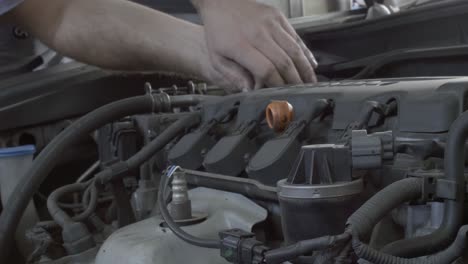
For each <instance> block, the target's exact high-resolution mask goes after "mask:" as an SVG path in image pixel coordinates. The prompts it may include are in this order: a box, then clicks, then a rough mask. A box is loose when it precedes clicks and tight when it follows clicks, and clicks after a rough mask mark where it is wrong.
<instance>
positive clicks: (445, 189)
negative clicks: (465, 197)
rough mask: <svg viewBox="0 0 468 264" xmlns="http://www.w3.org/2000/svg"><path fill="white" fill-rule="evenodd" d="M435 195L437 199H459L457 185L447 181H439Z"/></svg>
mask: <svg viewBox="0 0 468 264" xmlns="http://www.w3.org/2000/svg"><path fill="white" fill-rule="evenodd" d="M435 194H436V197H437V198H441V199H446V200H456V199H457V183H456V182H454V181H451V180H447V179H437V182H436V190H435Z"/></svg>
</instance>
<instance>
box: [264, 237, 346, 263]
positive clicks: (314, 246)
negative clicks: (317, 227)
mask: <svg viewBox="0 0 468 264" xmlns="http://www.w3.org/2000/svg"><path fill="white" fill-rule="evenodd" d="M349 238H350V235H349V234H346V233H345V234H341V235H337V236H324V237H318V238H314V239H308V240H302V241H299V242H297V243H295V244H293V245H290V246H286V247H281V248H277V249H272V250H269V251H267V252H265V255H264V260H265V262H266V263H268V264H277V263H278V264H279V263H283V262H285V261H290V260H293V259H295V258H297V257H300V256H303V255H305V254H309V253H311V252H313V251H316V250H323V249H327V248H331V247H333V246H335V245H336V244H337V243H339V242H344V241H346V240H349Z"/></svg>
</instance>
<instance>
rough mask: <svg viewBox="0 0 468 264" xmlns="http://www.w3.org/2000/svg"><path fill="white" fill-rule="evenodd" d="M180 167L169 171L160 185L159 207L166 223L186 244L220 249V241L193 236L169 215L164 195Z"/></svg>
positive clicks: (162, 178)
mask: <svg viewBox="0 0 468 264" xmlns="http://www.w3.org/2000/svg"><path fill="white" fill-rule="evenodd" d="M178 169H179V167H175V166H173V167H171V168H169V170H168V171H167V173H166V174H165V175H163V177H161V181H160V185H159V192H158V205H159V210H160V211H161V216H162V218H163V219H164V221H165V222H166V224H167V226H168V227H169V229H170V230H171V231H172V232H173V233H174V235H176V236H177V237H178V238H180V239H182V240H184V241H185V242H187V243H189V244H192V245H194V246H198V247H204V248H218V249H219V248H220V244H219V241H218V240H215V239H203V238H198V237H195V236H192V235H190V234H188V233H187V232H185V231H184V230H182V229H181V228H180V227H179V226H178V225H177V223H175V222H174V220H173V219H172V217H171V215H170V214H169V211H168V210H167V204H166V201H165V199H164V193H166V187H167V185H168V184H167V181H168V180H170V178H171V177H172V174H174V172H175V171H176V170H178Z"/></svg>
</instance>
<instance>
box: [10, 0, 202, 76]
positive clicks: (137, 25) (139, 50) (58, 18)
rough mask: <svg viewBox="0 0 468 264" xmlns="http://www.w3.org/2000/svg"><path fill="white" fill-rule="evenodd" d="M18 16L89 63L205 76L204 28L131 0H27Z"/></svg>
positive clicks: (59, 47) (60, 48) (47, 39)
mask: <svg viewBox="0 0 468 264" xmlns="http://www.w3.org/2000/svg"><path fill="white" fill-rule="evenodd" d="M34 12H35V15H34V16H31V15H30V14H31V13H34ZM13 16H14V17H15V18H16V19H17V20H18V21H21V22H22V24H23V25H24V26H25V27H26V28H27V29H28V30H29V31H30V32H31V33H32V34H33V35H35V36H36V37H38V38H39V39H40V40H41V41H43V42H44V43H46V44H47V45H49V46H50V47H51V48H53V49H55V50H57V51H59V52H61V53H63V54H65V55H67V56H69V57H72V58H74V59H77V60H79V61H82V62H85V63H89V64H93V65H97V66H101V67H103V68H108V69H114V70H124V71H134V70H139V71H155V70H156V71H157V70H164V71H170V72H178V73H183V74H188V75H193V76H198V77H205V76H203V75H204V73H203V70H202V68H203V67H204V65H205V63H204V61H205V60H208V58H207V57H208V56H207V51H206V47H205V40H204V35H203V34H204V33H203V29H202V28H201V27H199V26H197V25H193V24H190V23H187V22H184V21H181V20H179V19H176V18H173V17H170V16H168V15H165V14H163V13H161V12H158V11H154V10H152V9H149V8H146V7H143V6H140V5H138V4H135V3H132V2H128V1H126V0H27V1H26V2H25V3H24V4H22V5H21V6H19V8H17V9H16V10H14V12H13Z"/></svg>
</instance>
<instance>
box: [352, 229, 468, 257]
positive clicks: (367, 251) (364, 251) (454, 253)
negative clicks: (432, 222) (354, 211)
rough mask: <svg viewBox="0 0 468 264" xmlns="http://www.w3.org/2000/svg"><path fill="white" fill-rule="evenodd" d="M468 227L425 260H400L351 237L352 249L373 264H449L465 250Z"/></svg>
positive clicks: (355, 237)
mask: <svg viewBox="0 0 468 264" xmlns="http://www.w3.org/2000/svg"><path fill="white" fill-rule="evenodd" d="M467 233H468V225H465V226H462V227H461V228H460V230H459V231H458V235H457V237H456V239H455V241H454V242H453V243H452V244H451V245H450V247H448V248H447V249H445V250H443V251H441V252H439V253H437V254H434V255H431V256H429V257H426V258H410V259H407V258H401V257H395V256H392V255H388V254H385V253H382V252H379V251H377V250H375V249H373V248H371V247H369V246H368V245H366V244H364V243H362V242H361V241H360V240H359V238H358V237H357V236H354V235H353V243H352V244H353V249H354V252H355V253H356V255H357V256H358V257H360V258H362V259H365V260H367V261H369V262H371V263H374V264H450V263H453V262H454V261H455V260H456V259H457V258H459V257H460V256H461V255H462V254H463V250H464V249H465V248H466V239H467Z"/></svg>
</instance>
